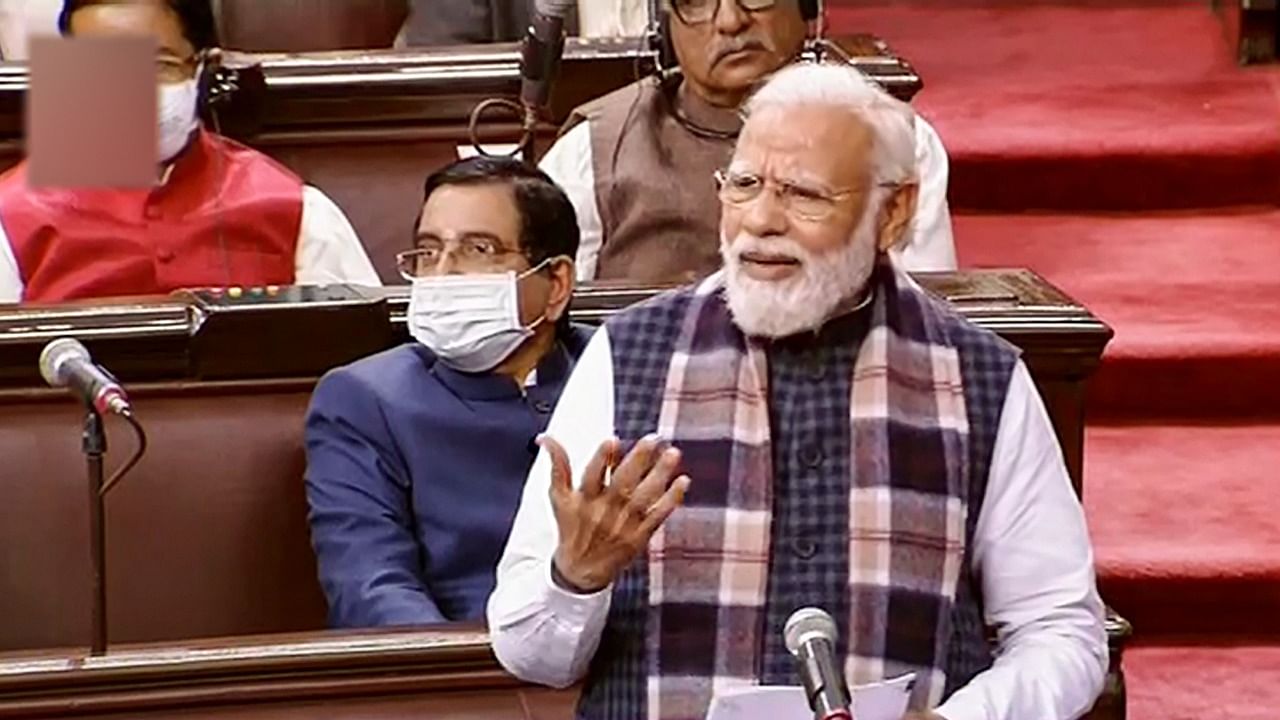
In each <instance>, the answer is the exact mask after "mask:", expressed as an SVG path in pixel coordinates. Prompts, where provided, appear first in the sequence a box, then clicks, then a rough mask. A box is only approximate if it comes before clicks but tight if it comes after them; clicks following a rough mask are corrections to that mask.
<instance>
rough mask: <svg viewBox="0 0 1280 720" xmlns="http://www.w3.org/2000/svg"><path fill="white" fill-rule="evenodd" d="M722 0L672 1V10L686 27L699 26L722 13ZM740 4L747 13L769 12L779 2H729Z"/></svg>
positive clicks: (733, 0)
mask: <svg viewBox="0 0 1280 720" xmlns="http://www.w3.org/2000/svg"><path fill="white" fill-rule="evenodd" d="M721 2H722V0H671V9H672V10H673V11H674V12H675V14H676V17H678V18H680V22H682V23H684V24H685V25H699V24H701V23H704V22H708V21H710V20H711V19H712V18H714V17H715V16H716V13H718V12H720V3H721ZM729 2H736V3H738V7H740V8H742V9H743V10H746V11H747V12H759V11H761V10H768V9H769V8H771V7H773V6H774V5H777V4H778V0H729Z"/></svg>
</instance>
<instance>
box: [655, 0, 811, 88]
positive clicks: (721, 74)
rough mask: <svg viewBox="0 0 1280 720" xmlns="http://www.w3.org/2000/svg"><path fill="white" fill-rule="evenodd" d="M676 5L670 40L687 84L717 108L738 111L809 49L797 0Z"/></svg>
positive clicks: (706, 0)
mask: <svg viewBox="0 0 1280 720" xmlns="http://www.w3.org/2000/svg"><path fill="white" fill-rule="evenodd" d="M671 6H672V13H671V15H672V17H671V41H672V44H673V46H674V48H675V52H676V57H677V58H678V59H679V61H680V68H681V70H683V71H684V77H685V81H686V82H688V83H689V86H690V88H692V89H693V91H694V92H696V93H698V95H699V96H701V97H702V98H703V99H705V100H707V101H708V102H710V103H712V104H714V105H720V106H724V107H737V106H738V105H739V104H740V103H741V102H742V101H743V99H745V98H746V96H747V95H748V94H749V93H750V92H751V90H752V89H753V88H754V87H755V86H756V85H757V84H758V83H759V82H761V81H762V80H763V79H764V78H766V77H767V76H768V75H769V74H770V73H772V72H773V71H775V70H777V69H778V68H780V67H782V66H783V65H786V64H787V63H789V62H791V61H792V60H793V59H794V58H795V57H796V55H798V54H799V53H800V50H801V49H802V48H803V46H804V38H805V32H806V30H807V28H806V25H805V21H804V18H803V17H801V15H800V9H799V7H798V6H797V5H796V0H772V2H771V1H770V0H671ZM747 8H758V9H755V10H750V9H747Z"/></svg>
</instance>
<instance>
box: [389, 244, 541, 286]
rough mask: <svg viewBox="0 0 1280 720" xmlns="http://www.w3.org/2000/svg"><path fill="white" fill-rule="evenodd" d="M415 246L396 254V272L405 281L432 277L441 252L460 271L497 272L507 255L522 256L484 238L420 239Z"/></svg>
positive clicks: (437, 267)
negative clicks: (449, 255) (447, 256)
mask: <svg viewBox="0 0 1280 720" xmlns="http://www.w3.org/2000/svg"><path fill="white" fill-rule="evenodd" d="M417 244H418V247H416V248H414V249H413V250H406V251H404V252H402V253H398V254H397V255H396V270H398V271H399V272H400V276H401V277H403V278H404V279H406V280H412V279H414V278H418V277H426V276H428V275H435V274H436V273H437V271H438V270H439V268H440V261H441V260H443V259H444V256H445V253H450V254H451V256H452V257H453V261H454V263H455V267H456V268H457V269H458V270H461V271H462V272H476V271H481V270H498V269H503V270H505V269H506V268H497V267H495V266H496V264H497V263H498V262H499V261H500V260H502V259H504V258H506V257H509V256H511V255H522V254H523V253H522V252H521V251H520V250H512V249H510V248H507V247H504V246H503V245H502V243H500V242H498V241H497V240H495V239H493V238H490V237H485V236H465V237H461V238H458V239H457V240H448V241H446V240H441V239H439V238H423V239H420V240H418V243H417Z"/></svg>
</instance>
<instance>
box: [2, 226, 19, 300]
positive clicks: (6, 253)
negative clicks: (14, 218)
mask: <svg viewBox="0 0 1280 720" xmlns="http://www.w3.org/2000/svg"><path fill="white" fill-rule="evenodd" d="M22 289H23V285H22V271H21V270H20V269H19V268H18V258H17V257H16V256H15V255H14V254H13V246H12V245H10V244H9V235H8V234H7V233H5V231H4V226H3V225H0V303H16V302H22Z"/></svg>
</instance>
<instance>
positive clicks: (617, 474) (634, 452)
mask: <svg viewBox="0 0 1280 720" xmlns="http://www.w3.org/2000/svg"><path fill="white" fill-rule="evenodd" d="M661 448H662V439H661V438H659V437H658V436H657V435H645V436H644V437H642V438H640V442H637V443H636V444H635V447H633V448H631V452H629V453H627V456H626V457H625V458H623V460H622V462H621V463H619V465H618V466H617V468H615V469H614V471H613V480H612V481H611V482H610V484H609V489H610V490H612V491H614V492H617V493H619V494H621V495H622V496H623V497H624V498H630V497H631V494H632V493H633V492H635V487H636V485H638V484H639V483H640V481H641V480H643V479H644V477H645V475H647V474H649V470H650V469H651V468H652V467H653V463H654V462H655V461H656V460H657V459H658V451H659V450H660V449H661Z"/></svg>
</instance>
